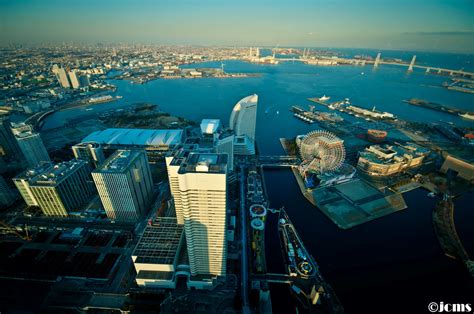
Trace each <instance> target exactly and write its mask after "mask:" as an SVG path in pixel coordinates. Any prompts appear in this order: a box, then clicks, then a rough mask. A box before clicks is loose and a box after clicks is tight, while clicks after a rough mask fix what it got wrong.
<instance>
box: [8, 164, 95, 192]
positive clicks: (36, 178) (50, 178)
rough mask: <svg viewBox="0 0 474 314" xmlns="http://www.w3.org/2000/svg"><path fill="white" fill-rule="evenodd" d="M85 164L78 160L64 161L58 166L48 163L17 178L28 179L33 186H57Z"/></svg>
mask: <svg viewBox="0 0 474 314" xmlns="http://www.w3.org/2000/svg"><path fill="white" fill-rule="evenodd" d="M85 164H87V162H85V161H83V160H77V159H72V160H70V161H63V162H61V163H59V164H56V165H52V164H50V163H47V164H44V165H41V166H39V167H36V168H33V169H29V170H27V171H25V172H23V173H22V174H20V175H18V176H17V177H16V178H17V179H28V180H29V182H30V185H32V186H56V185H58V184H59V183H61V182H62V181H63V180H64V179H66V178H67V177H69V176H70V175H71V174H72V173H74V172H75V171H76V170H77V169H79V168H80V167H81V166H83V165H85Z"/></svg>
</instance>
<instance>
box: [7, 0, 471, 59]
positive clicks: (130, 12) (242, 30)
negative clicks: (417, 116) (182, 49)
mask: <svg viewBox="0 0 474 314" xmlns="http://www.w3.org/2000/svg"><path fill="white" fill-rule="evenodd" d="M42 42H48V43H61V42H84V43H89V42H90V43H96V42H102V43H118V42H123V43H146V44H185V45H236V46H248V45H252V46H272V47H273V46H280V47H284V46H299V47H301V46H304V47H348V48H375V49H395V50H400V49H401V50H427V51H452V52H466V53H474V0H292V1H282V0H266V1H264V0H232V1H231V0H75V1H65V0H0V44H8V43H33V44H34V43H42Z"/></svg>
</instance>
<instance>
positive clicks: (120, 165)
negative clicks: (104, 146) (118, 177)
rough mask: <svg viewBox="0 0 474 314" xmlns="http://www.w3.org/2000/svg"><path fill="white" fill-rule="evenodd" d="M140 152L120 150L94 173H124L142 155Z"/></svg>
mask: <svg viewBox="0 0 474 314" xmlns="http://www.w3.org/2000/svg"><path fill="white" fill-rule="evenodd" d="M142 153H143V151H140V150H123V149H119V150H117V151H116V152H115V153H113V154H112V155H111V156H110V157H109V158H107V160H106V161H105V162H104V163H103V164H102V165H101V166H99V167H98V168H97V169H96V170H94V172H113V173H117V172H123V171H125V170H126V169H127V168H128V167H129V166H130V165H131V164H132V163H133V161H134V160H135V159H136V158H137V157H138V156H140V154H142Z"/></svg>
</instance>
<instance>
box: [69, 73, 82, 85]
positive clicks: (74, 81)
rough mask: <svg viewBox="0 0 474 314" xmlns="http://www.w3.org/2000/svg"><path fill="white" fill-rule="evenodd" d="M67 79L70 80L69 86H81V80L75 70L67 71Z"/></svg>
mask: <svg viewBox="0 0 474 314" xmlns="http://www.w3.org/2000/svg"><path fill="white" fill-rule="evenodd" d="M69 79H70V81H71V86H72V88H74V89H78V88H79V87H81V82H80V81H79V75H78V74H77V72H76V70H72V71H69Z"/></svg>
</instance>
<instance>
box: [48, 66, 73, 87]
mask: <svg viewBox="0 0 474 314" xmlns="http://www.w3.org/2000/svg"><path fill="white" fill-rule="evenodd" d="M52 71H53V73H54V74H55V75H56V78H57V79H58V82H59V84H60V85H61V86H62V87H63V88H71V87H72V84H71V81H70V80H69V76H68V75H67V72H66V69H65V68H63V67H59V66H58V65H57V64H55V65H53V68H52Z"/></svg>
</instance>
